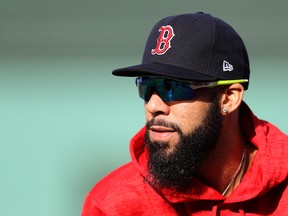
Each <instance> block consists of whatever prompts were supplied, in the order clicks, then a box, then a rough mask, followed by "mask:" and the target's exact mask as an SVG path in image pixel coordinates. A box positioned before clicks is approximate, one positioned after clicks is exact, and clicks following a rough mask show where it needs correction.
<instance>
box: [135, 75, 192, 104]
mask: <svg viewBox="0 0 288 216" xmlns="http://www.w3.org/2000/svg"><path fill="white" fill-rule="evenodd" d="M136 85H137V87H138V91H139V96H140V97H141V98H142V99H143V100H145V101H146V102H147V101H149V100H150V98H151V96H152V94H153V93H154V92H156V93H157V94H158V95H159V97H160V98H161V99H162V100H163V101H164V102H171V101H182V100H192V99H193V98H194V97H195V91H194V90H193V89H192V88H191V87H190V86H189V83H187V82H181V81H177V80H172V79H165V78H158V77H155V78H152V77H140V78H137V79H136Z"/></svg>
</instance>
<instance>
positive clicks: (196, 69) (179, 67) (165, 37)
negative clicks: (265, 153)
mask: <svg viewBox="0 0 288 216" xmlns="http://www.w3.org/2000/svg"><path fill="white" fill-rule="evenodd" d="M112 74H113V75H116V76H127V77H138V76H163V77H168V78H172V79H178V80H184V81H196V82H197V81H201V82H203V81H217V80H236V79H247V80H249V75H250V69H249V59H248V54H247V51H246V48H245V45H244V43H243V41H242V39H241V37H240V36H239V35H238V34H237V32H236V31H235V30H234V29H233V28H232V27H231V26H230V25H229V24H227V23H226V22H224V21H223V20H221V19H219V18H216V17H213V16H211V15H210V14H207V13H203V12H198V13H194V14H180V15H176V16H169V17H166V18H164V19H162V20H160V21H159V22H158V23H156V24H155V26H154V27H153V29H152V31H151V32H150V35H149V37H148V39H147V43H146V46H145V50H144V54H143V58H142V63H141V64H139V65H134V66H130V67H125V68H120V69H116V70H114V71H113V72H112ZM243 86H244V89H247V88H248V82H247V83H244V84H243Z"/></svg>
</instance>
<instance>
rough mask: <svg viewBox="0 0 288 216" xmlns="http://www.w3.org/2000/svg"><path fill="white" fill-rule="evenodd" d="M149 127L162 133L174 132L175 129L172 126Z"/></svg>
mask: <svg viewBox="0 0 288 216" xmlns="http://www.w3.org/2000/svg"><path fill="white" fill-rule="evenodd" d="M149 129H150V130H152V131H154V132H159V133H162V132H175V130H174V129H173V128H168V127H163V126H157V125H154V126H151V127H150V128H149Z"/></svg>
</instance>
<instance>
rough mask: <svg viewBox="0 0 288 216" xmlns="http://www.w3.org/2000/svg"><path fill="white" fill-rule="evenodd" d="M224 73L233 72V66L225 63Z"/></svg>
mask: <svg viewBox="0 0 288 216" xmlns="http://www.w3.org/2000/svg"><path fill="white" fill-rule="evenodd" d="M223 71H233V65H231V64H230V63H229V62H227V61H225V60H224V61H223Z"/></svg>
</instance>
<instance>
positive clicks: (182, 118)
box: [175, 105, 208, 134]
mask: <svg viewBox="0 0 288 216" xmlns="http://www.w3.org/2000/svg"><path fill="white" fill-rule="evenodd" d="M207 110H208V106H206V105H204V106H199V107H195V106H194V107H189V106H188V107H185V109H184V108H183V109H179V110H178V112H177V113H175V116H176V122H177V123H178V125H179V126H180V128H181V130H182V132H183V133H184V134H188V133H190V132H192V131H193V130H194V129H195V128H197V127H199V126H200V125H201V124H202V122H203V119H204V117H205V115H206V113H207Z"/></svg>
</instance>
